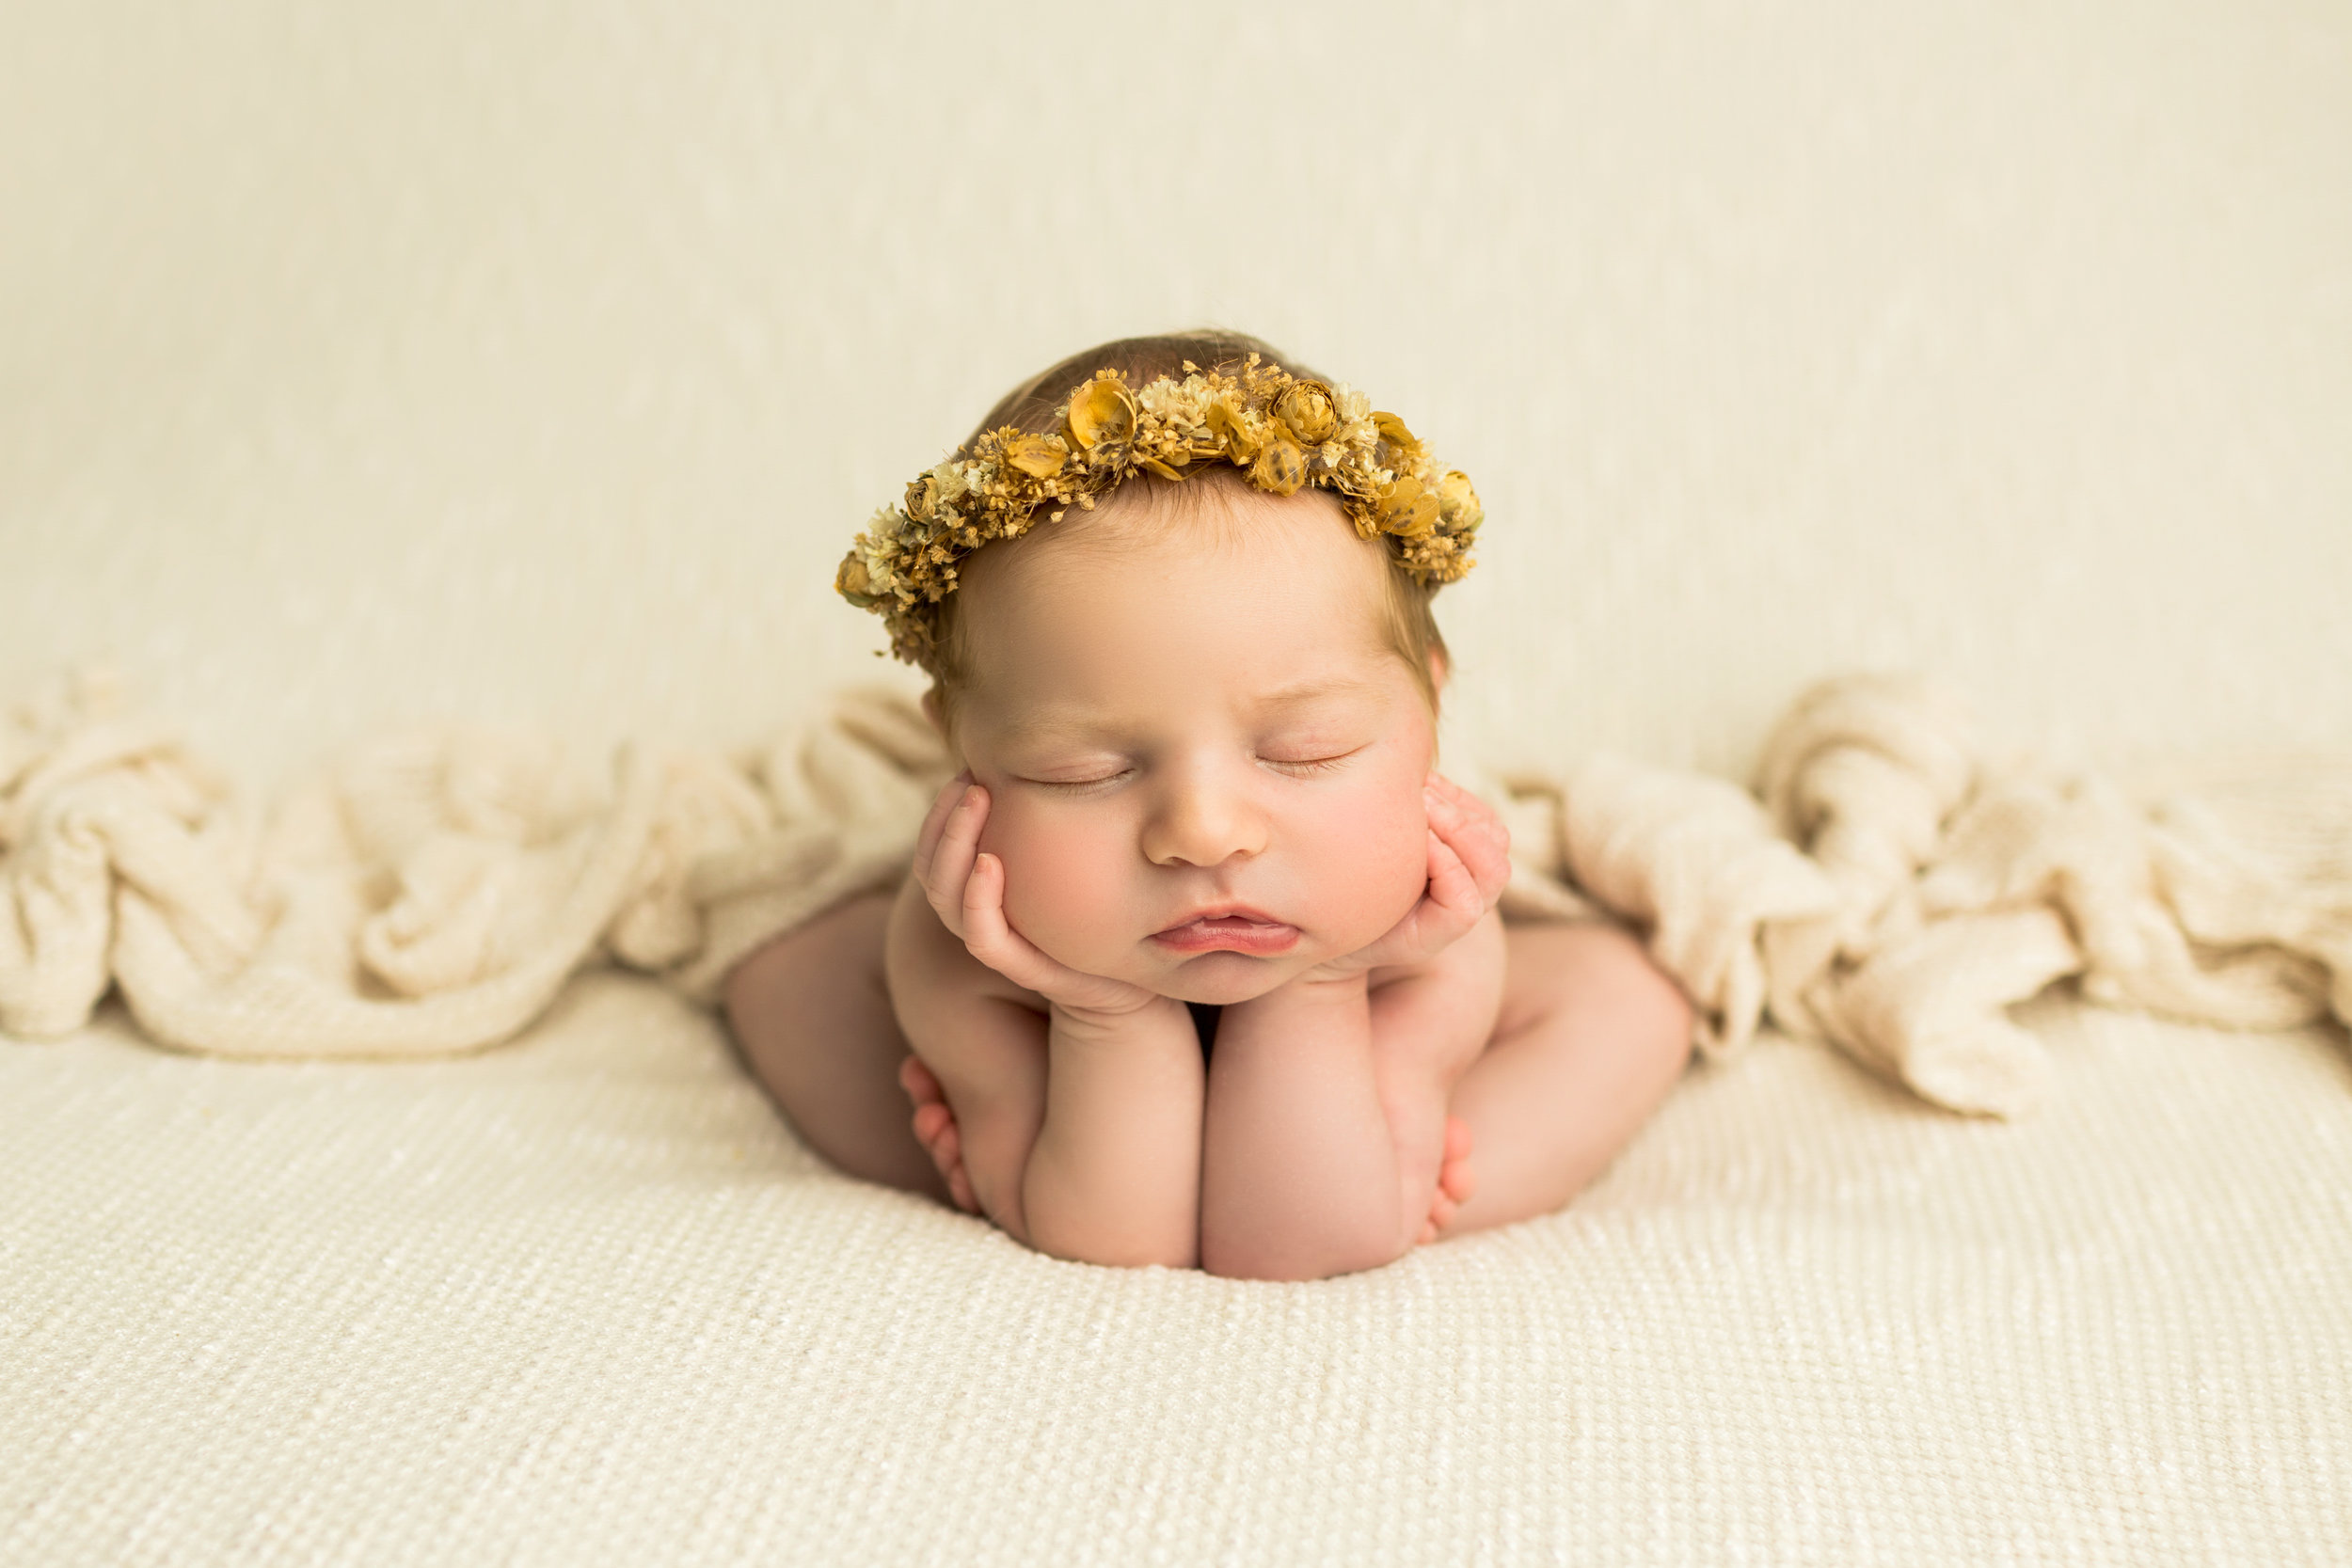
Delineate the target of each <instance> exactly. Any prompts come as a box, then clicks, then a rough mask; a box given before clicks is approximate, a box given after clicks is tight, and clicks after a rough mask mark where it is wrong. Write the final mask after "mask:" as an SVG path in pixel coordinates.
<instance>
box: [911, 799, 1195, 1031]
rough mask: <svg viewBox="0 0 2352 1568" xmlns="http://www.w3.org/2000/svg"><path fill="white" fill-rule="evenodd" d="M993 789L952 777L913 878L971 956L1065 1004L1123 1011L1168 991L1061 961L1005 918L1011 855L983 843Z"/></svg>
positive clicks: (1085, 1010) (922, 840) (1082, 1010)
mask: <svg viewBox="0 0 2352 1568" xmlns="http://www.w3.org/2000/svg"><path fill="white" fill-rule="evenodd" d="M988 803H989V802H988V791H987V790H985V789H983V788H982V787H980V786H979V785H978V784H974V783H973V782H972V775H971V774H970V773H968V772H967V773H959V774H957V775H956V776H955V777H954V778H952V779H950V780H948V781H947V784H946V788H944V789H942V790H941V791H940V792H939V798H938V799H937V800H933V801H932V802H931V810H930V816H926V817H925V818H924V819H923V832H922V833H921V834H920V835H919V836H918V837H917V838H916V839H915V841H914V878H915V880H916V881H918V882H920V883H922V884H923V895H924V896H925V897H926V898H928V899H929V900H930V906H931V910H932V911H933V912H934V913H936V914H937V915H938V916H939V921H940V924H941V925H943V926H945V927H947V929H948V930H950V931H952V932H954V933H955V934H956V936H957V937H958V938H959V939H960V940H961V942H963V945H964V946H965V947H966V948H967V949H969V950H970V952H971V954H972V956H973V957H974V958H977V959H979V960H980V962H982V963H984V964H986V965H988V967H989V968H991V969H993V970H994V971H995V972H996V973H997V974H1001V975H1003V976H1004V977H1005V978H1006V979H1008V980H1010V981H1011V982H1012V983H1013V984H1014V985H1016V986H1019V987H1021V988H1022V989H1023V990H1032V991H1035V992H1037V994H1038V995H1040V996H1041V997H1043V998H1045V1000H1046V1001H1047V1002H1049V1003H1052V1004H1053V1005H1054V1006H1057V1007H1060V1008H1062V1009H1064V1010H1065V1011H1067V1012H1074V1013H1079V1014H1088V1015H1092V1016H1095V1017H1118V1016H1120V1015H1123V1014H1127V1013H1132V1012H1135V1011H1136V1010H1137V1009H1138V1008H1142V1007H1146V1006H1151V1005H1152V1004H1153V1003H1155V1002H1161V1001H1163V1000H1164V999H1163V998H1162V997H1160V996H1159V995H1158V994H1156V993H1155V992H1152V991H1148V990H1144V989H1143V988H1142V987H1141V986H1133V985H1129V984H1128V983H1127V982H1126V981H1124V980H1111V979H1105V978H1104V977H1103V976H1102V975H1099V974H1080V973H1079V972H1078V971H1077V970H1074V969H1072V968H1070V967H1068V966H1067V965H1065V964H1061V963H1057V962H1056V961H1055V960H1054V959H1052V958H1048V957H1046V956H1045V954H1044V953H1042V952H1041V951H1040V950H1039V949H1038V948H1037V947H1036V946H1035V945H1034V944H1033V943H1031V942H1029V940H1028V939H1027V938H1025V937H1024V936H1023V935H1022V934H1021V933H1020V932H1018V931H1016V930H1014V929H1013V928H1012V924H1011V922H1009V921H1008V920H1007V919H1006V918H1005V863H1004V862H1003V861H1001V860H999V859H997V858H996V857H995V856H994V855H991V854H985V853H982V852H981V850H980V847H979V845H980V829H981V828H982V827H984V826H985V825H986V824H987V822H988Z"/></svg>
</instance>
